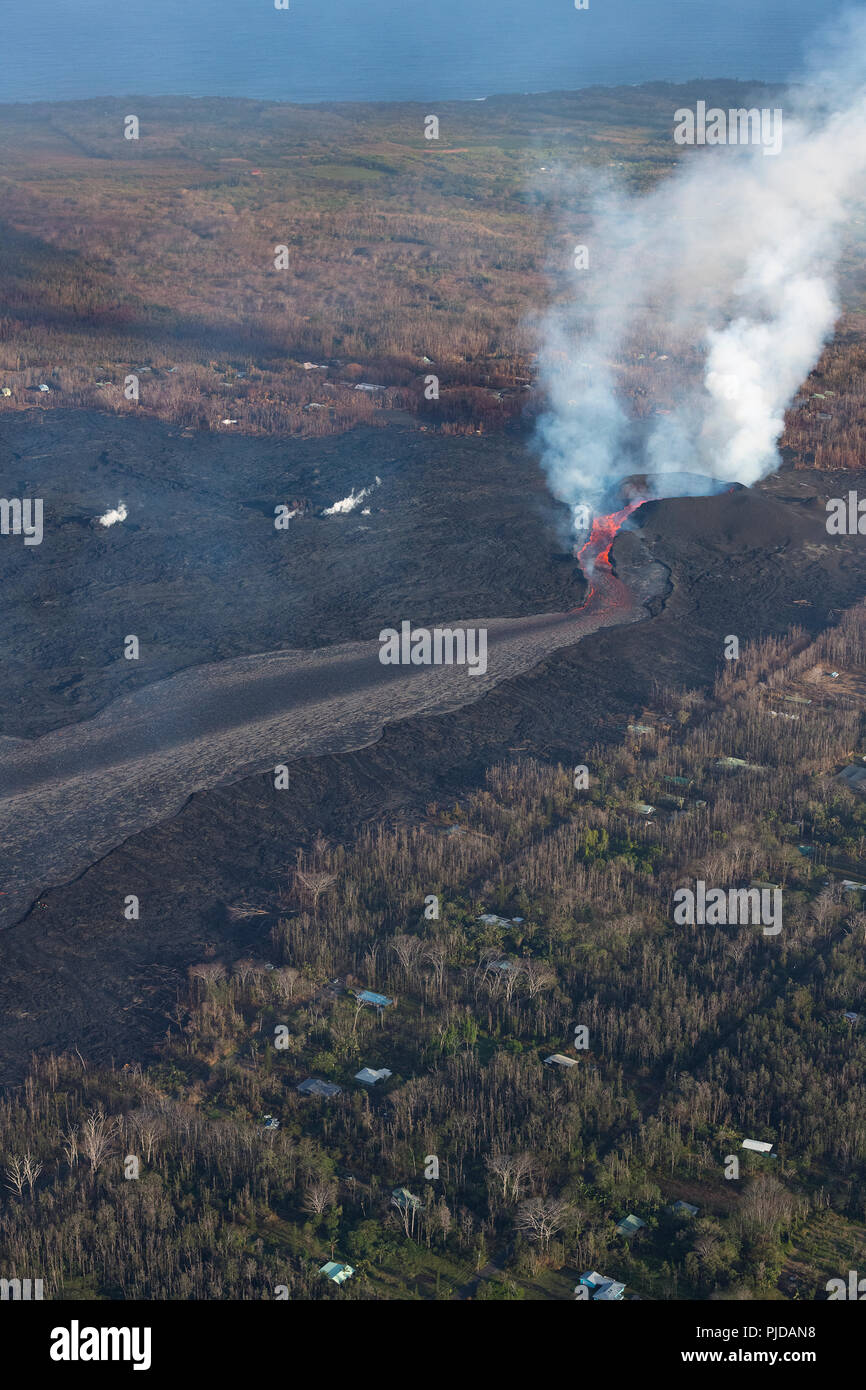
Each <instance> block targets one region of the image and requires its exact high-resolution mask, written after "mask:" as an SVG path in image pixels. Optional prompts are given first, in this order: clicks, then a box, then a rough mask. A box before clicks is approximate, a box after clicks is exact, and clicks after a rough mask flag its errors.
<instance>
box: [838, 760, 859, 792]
mask: <svg viewBox="0 0 866 1390" xmlns="http://www.w3.org/2000/svg"><path fill="white" fill-rule="evenodd" d="M839 780H840V781H841V782H845V783H847V785H848V786H849V787H850V789H851V791H852V792H859V793H860V794H861V795H863V794H864V793H866V767H858V766H857V764H856V763H852V764H851V766H850V767H844V768H843V769H842V771H841V772H840V773H839Z"/></svg>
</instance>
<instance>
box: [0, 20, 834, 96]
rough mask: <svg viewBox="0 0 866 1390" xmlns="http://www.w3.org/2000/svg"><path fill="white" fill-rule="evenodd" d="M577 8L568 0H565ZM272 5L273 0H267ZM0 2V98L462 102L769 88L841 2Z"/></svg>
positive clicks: (793, 66) (790, 70) (794, 65)
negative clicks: (716, 83) (629, 88)
mask: <svg viewBox="0 0 866 1390" xmlns="http://www.w3.org/2000/svg"><path fill="white" fill-rule="evenodd" d="M581 2H582V0H581ZM278 3H283V0H278ZM288 6H289V7H288V8H287V9H277V8H276V6H275V3H274V0H140V3H137V4H135V5H126V4H124V3H123V0H43V3H40V4H39V5H34V4H33V3H32V0H3V5H2V13H0V102H19V101H23V102H34V101H60V100H73V99H78V98H85V97H100V96H126V95H133V94H136V95H148V96H160V95H168V94H172V95H186V96H202V97H205V96H233V97H251V98H258V99H267V100H277V101H294V102H319V101H433V100H437V99H438V100H448V99H461V100H470V99H472V98H480V97H485V96H489V95H491V94H493V93H502V92H540V91H551V90H560V89H569V88H577V87H585V86H594V85H597V84H601V85H620V84H629V83H640V82H647V81H659V80H667V81H687V80H689V79H691V78H713V77H737V78H745V79H752V78H755V79H760V80H764V81H782V80H784V79H785V78H786V77H788V76H790V75H792V74H795V73H796V72H797V70H798V69H799V67H800V65H801V61H802V59H803V57H804V55H808V53H809V50H810V47H811V45H812V43H813V42H814V34H815V31H816V29H817V28H818V27H819V26H821V27H823V26H824V25H826V23H827V21H828V20H829V19H831V18H832V17H833V16H834V15H836V14H838V13H840V12H842V10H843V9H844V8H845V6H844V5H843V4H842V3H841V0H839V2H838V3H837V0H821V3H820V4H818V5H816V4H815V3H814V0H588V8H586V9H580V10H578V9H576V8H575V3H574V0H288Z"/></svg>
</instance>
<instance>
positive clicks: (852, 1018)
mask: <svg viewBox="0 0 866 1390" xmlns="http://www.w3.org/2000/svg"><path fill="white" fill-rule="evenodd" d="M845 1018H846V1020H847V1022H848V1023H857V1022H858V1021H859V1018H860V1015H859V1014H855V1013H852V1012H851V1010H850V1009H849V1010H847V1011H846V1013H845Z"/></svg>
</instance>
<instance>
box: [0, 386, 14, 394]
mask: <svg viewBox="0 0 866 1390" xmlns="http://www.w3.org/2000/svg"><path fill="white" fill-rule="evenodd" d="M0 395H3V396H11V395H12V387H11V386H4V387H3V390H2V391H0Z"/></svg>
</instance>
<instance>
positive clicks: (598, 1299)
mask: <svg viewBox="0 0 866 1390" xmlns="http://www.w3.org/2000/svg"><path fill="white" fill-rule="evenodd" d="M580 1282H581V1284H582V1285H583V1287H584V1288H585V1289H590V1290H591V1291H592V1301H593V1303H602V1302H604V1303H611V1302H614V1301H619V1300H620V1299H621V1298H622V1296H623V1294H624V1293H625V1284H620V1283H619V1282H618V1281H617V1280H616V1279H608V1277H607V1275H606V1274H596V1272H595V1270H594V1269H591V1270H589V1271H588V1272H587V1273H586V1274H581V1276H580Z"/></svg>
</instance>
